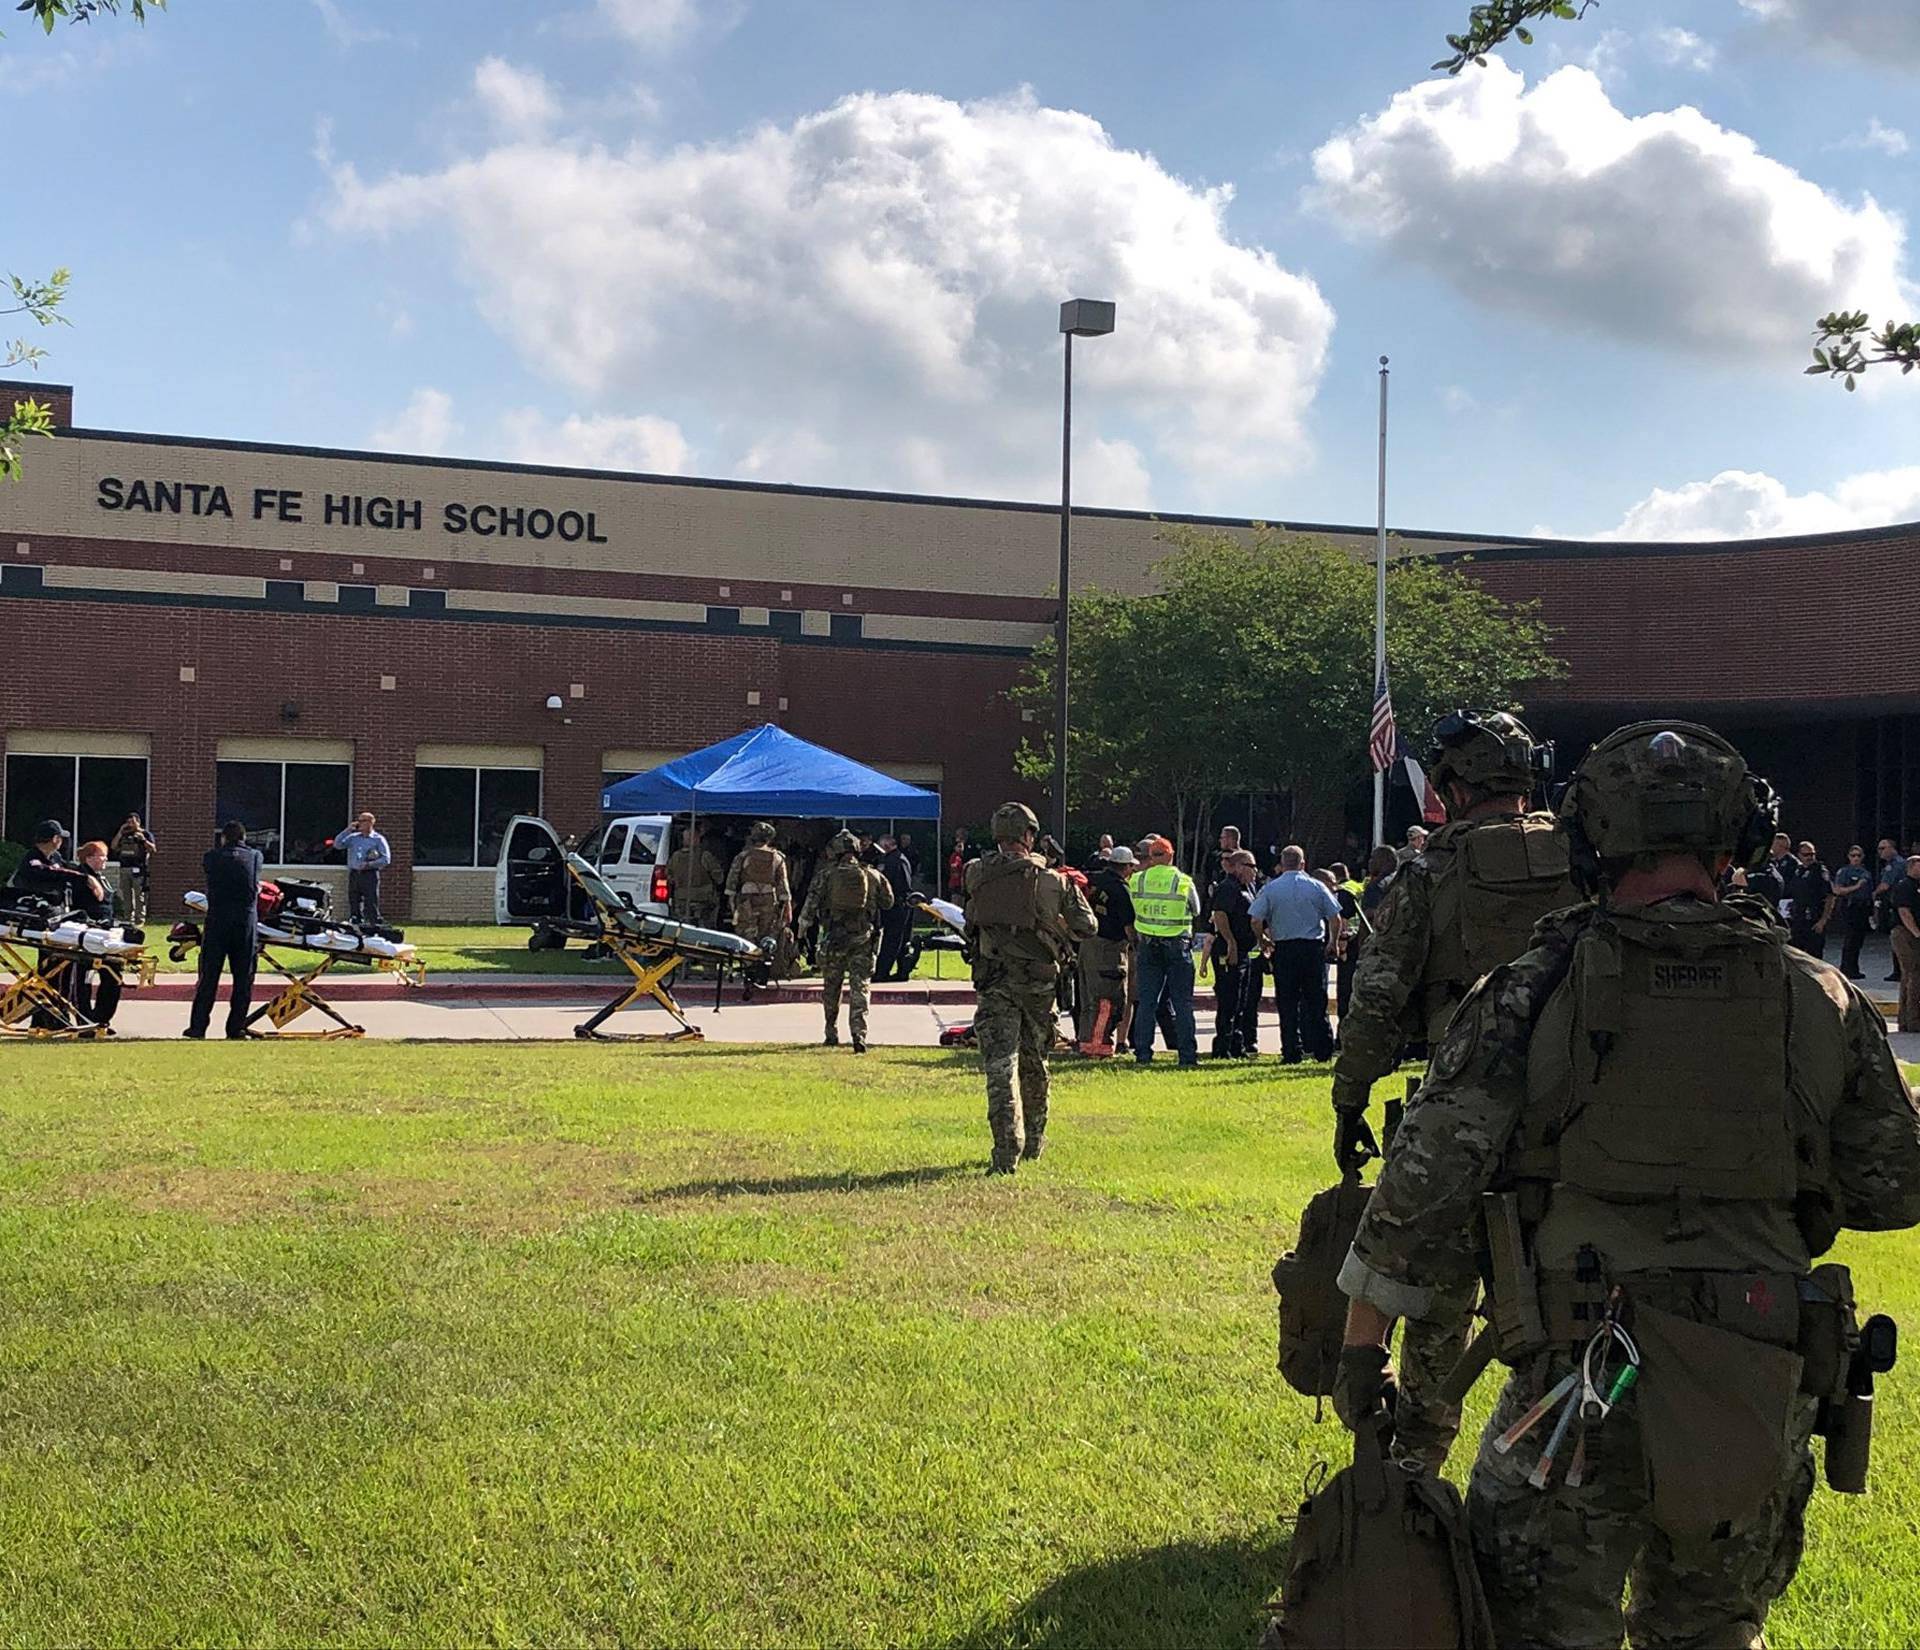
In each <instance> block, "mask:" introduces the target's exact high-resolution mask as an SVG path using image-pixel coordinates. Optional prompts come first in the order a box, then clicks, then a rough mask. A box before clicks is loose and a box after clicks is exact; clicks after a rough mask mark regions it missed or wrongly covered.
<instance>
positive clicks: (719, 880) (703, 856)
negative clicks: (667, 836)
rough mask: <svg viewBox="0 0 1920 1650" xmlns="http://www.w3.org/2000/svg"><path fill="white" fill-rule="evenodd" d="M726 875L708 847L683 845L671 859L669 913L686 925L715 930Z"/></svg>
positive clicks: (668, 865) (668, 887)
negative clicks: (690, 924) (691, 924)
mask: <svg viewBox="0 0 1920 1650" xmlns="http://www.w3.org/2000/svg"><path fill="white" fill-rule="evenodd" d="M726 874H727V873H726V871H725V869H724V868H723V867H722V866H721V864H720V861H719V859H718V858H717V857H716V856H715V855H714V854H713V853H712V852H711V851H710V850H709V849H708V848H707V847H705V845H704V844H702V843H698V842H687V843H683V844H682V845H681V846H680V847H678V848H676V849H675V850H674V851H673V853H672V854H671V855H670V856H669V857H668V859H667V904H668V909H669V910H671V911H672V912H673V914H674V915H675V916H676V917H678V918H680V920H681V921H683V922H690V923H693V924H695V925H696V926H698V927H701V928H712V927H715V926H717V925H718V923H719V921H720V890H721V886H722V884H723V883H724V882H725V880H726Z"/></svg>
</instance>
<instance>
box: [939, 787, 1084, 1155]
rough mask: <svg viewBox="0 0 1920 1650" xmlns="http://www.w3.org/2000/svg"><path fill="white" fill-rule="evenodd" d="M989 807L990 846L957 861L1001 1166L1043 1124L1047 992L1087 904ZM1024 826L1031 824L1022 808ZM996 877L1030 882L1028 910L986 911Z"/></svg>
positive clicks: (1050, 1018)
mask: <svg viewBox="0 0 1920 1650" xmlns="http://www.w3.org/2000/svg"><path fill="white" fill-rule="evenodd" d="M1017 806H1018V805H1017V804H1008V805H1007V806H1006V807H1003V808H1002V809H1000V810H999V811H998V812H996V813H995V815H994V825H995V836H996V842H997V845H996V846H995V848H994V850H993V852H992V853H989V854H985V855H982V856H981V857H980V858H979V859H976V860H974V861H973V862H972V863H971V864H970V865H968V867H967V872H966V890H967V939H968V941H969V943H970V945H971V949H972V956H973V985H974V998H975V1007H974V1015H973V1034H974V1040H975V1042H976V1043H977V1044H978V1045H979V1049H980V1058H981V1060H982V1062H983V1063H984V1065H985V1067H986V1077H987V1126H988V1128H990V1129H991V1130H992V1131H993V1168H994V1170H995V1171H996V1172H998V1173H1002V1174H1011V1173H1012V1172H1013V1170H1014V1167H1015V1165H1016V1164H1018V1162H1019V1161H1020V1159H1021V1158H1022V1157H1029V1158H1033V1157H1038V1156H1039V1155H1040V1148H1041V1141H1042V1139H1043V1138H1044V1136H1045V1134H1046V1129H1047V1054H1048V1052H1049V1051H1050V1050H1051V1049H1052V1047H1053V1040H1054V1034H1055V1029H1056V1026H1057V1023H1058V1022H1057V1019H1056V1016H1055V1010H1054V993H1055V991H1056V990H1057V988H1058V985H1059V979H1060V970H1061V969H1062V967H1063V966H1067V965H1069V963H1070V961H1071V958H1072V941H1074V940H1084V939H1087V938H1090V937H1091V936H1092V934H1093V933H1094V931H1095V924H1094V920H1093V911H1092V909H1091V908H1090V907H1089V906H1088V904H1087V902H1086V898H1085V896H1084V895H1082V894H1081V892H1080V890H1079V889H1078V888H1076V887H1074V886H1073V884H1072V883H1070V882H1068V881H1067V879H1066V878H1065V877H1063V876H1061V875H1059V874H1058V873H1057V872H1053V871H1049V870H1047V869H1046V866H1045V863H1044V862H1043V861H1042V860H1041V859H1040V857H1039V856H1038V855H1037V854H1031V853H1029V852H1027V851H1026V849H1025V848H1023V847H1022V846H1021V844H1020V842H1019V840H1018V839H1017V838H1014V839H1012V840H1009V839H1008V838H1007V837H1006V836H1003V835H1002V834H1001V833H1002V831H1003V830H1005V829H1006V821H1005V820H1004V818H1003V816H1005V815H1006V814H1007V812H1008V809H1009V808H1014V807H1017ZM1019 812H1020V814H1022V815H1024V816H1025V821H1026V825H1027V828H1029V829H1036V828H1037V826H1036V825H1035V823H1034V820H1033V815H1032V814H1031V813H1028V812H1027V810H1025V809H1024V808H1021V809H1019ZM999 883H1009V884H1015V883H1022V884H1024V883H1030V886H1031V892H1032V900H1031V906H1030V917H1023V918H1022V919H1021V920H1020V921H1019V922H1001V921H997V920H982V919H983V916H985V917H987V918H989V919H991V918H992V917H993V916H994V915H995V914H996V912H997V910H998V901H999V900H1000V899H1001V898H1002V897H1003V896H1004V894H1005V889H1000V890H998V891H997V892H996V893H994V894H988V895H985V896H984V900H983V891H984V890H986V889H988V888H990V887H992V886H993V885H995V884H999Z"/></svg>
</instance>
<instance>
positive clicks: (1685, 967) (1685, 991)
mask: <svg viewBox="0 0 1920 1650" xmlns="http://www.w3.org/2000/svg"><path fill="white" fill-rule="evenodd" d="M1647 994H1648V995H1649V996H1653V997H1727V996H1730V995H1731V994H1732V991H1731V982H1730V980H1729V979H1728V975H1727V965H1726V964H1725V963H1724V962H1716V961H1713V960H1711V959H1709V960H1706V961H1702V962H1668V961H1659V960H1656V961H1655V962H1654V963H1652V964H1651V977H1650V979H1649V980H1648V983H1647Z"/></svg>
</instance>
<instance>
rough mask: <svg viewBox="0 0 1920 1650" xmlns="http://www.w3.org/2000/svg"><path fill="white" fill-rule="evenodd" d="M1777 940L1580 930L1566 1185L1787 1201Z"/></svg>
mask: <svg viewBox="0 0 1920 1650" xmlns="http://www.w3.org/2000/svg"><path fill="white" fill-rule="evenodd" d="M1781 951H1782V947H1781V941H1780V937H1779V936H1778V935H1777V934H1770V933H1766V932H1753V933H1747V932H1742V931H1741V930H1738V929H1731V930H1730V929H1729V928H1728V927H1727V926H1725V925H1723V924H1713V925H1710V926H1706V927H1703V928H1702V929H1700V930H1697V931H1694V932H1689V931H1687V930H1686V929H1678V928H1676V927H1675V926H1674V925H1673V924H1670V923H1660V922H1647V921H1644V920H1629V919H1626V918H1622V917H1618V916H1614V917H1608V918H1604V919H1602V920H1601V921H1600V922H1597V923H1595V924H1594V925H1593V927H1591V928H1589V929H1588V930H1587V932H1586V933H1585V934H1583V935H1582V936H1581V937H1580V941H1579V943H1578V944H1577V945H1576V947H1575V948H1574V954H1573V969H1572V972H1571V974H1570V976H1569V981H1570V991H1571V996H1572V1009H1573V1029H1572V1037H1571V1039H1570V1041H1571V1047H1570V1049H1569V1053H1570V1055H1571V1057H1572V1071H1571V1078H1572V1081H1571V1084H1570V1093H1569V1095H1568V1097H1567V1098H1568V1107H1567V1113H1566V1115H1567V1119H1568V1121H1567V1125H1566V1129H1565V1132H1564V1133H1563V1134H1562V1135H1561V1137H1560V1176H1559V1178H1560V1179H1561V1180H1562V1181H1563V1182H1564V1183H1565V1184H1567V1185H1569V1186H1573V1187H1577V1188H1579V1189H1580V1190H1582V1191H1587V1192H1591V1193H1593V1194H1594V1195H1596V1196H1599V1197H1604V1198H1621V1199H1627V1200H1629V1201H1634V1202H1665V1201H1668V1200H1671V1199H1674V1198H1680V1197H1693V1198H1699V1199H1715V1200H1731V1201H1747V1200H1752V1201H1764V1202H1775V1201H1780V1202H1790V1201H1791V1200H1792V1198H1793V1195H1794V1192H1795V1190H1796V1189H1797V1185H1798V1171H1797V1168H1796V1165H1795V1157H1794V1139H1793V1128H1792V1119H1791V1116H1790V1107H1789V1104H1788V1084H1787V981H1786V961H1785V958H1784V957H1783V956H1782V954H1781Z"/></svg>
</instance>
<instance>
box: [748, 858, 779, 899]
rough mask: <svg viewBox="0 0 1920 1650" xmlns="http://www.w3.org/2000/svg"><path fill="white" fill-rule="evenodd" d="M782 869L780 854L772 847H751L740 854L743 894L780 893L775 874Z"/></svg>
mask: <svg viewBox="0 0 1920 1650" xmlns="http://www.w3.org/2000/svg"><path fill="white" fill-rule="evenodd" d="M779 869H780V855H779V854H778V852H776V851H775V850H774V849H772V848H765V847H761V848H749V849H748V850H747V851H746V852H745V853H744V854H742V855H741V856H740V892H741V893H743V894H773V893H778V892H779V890H778V888H776V887H775V885H774V880H773V879H774V876H775V875H776V873H777V872H778V871H779Z"/></svg>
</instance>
